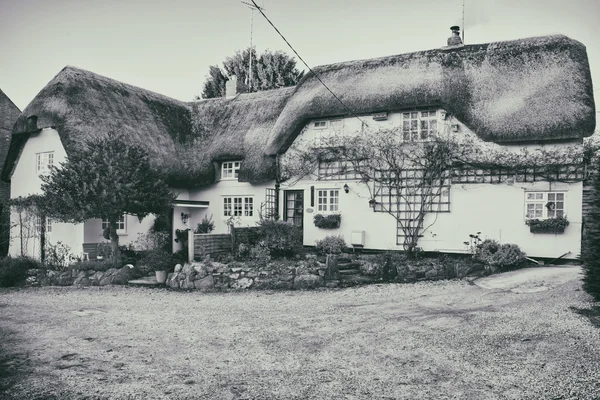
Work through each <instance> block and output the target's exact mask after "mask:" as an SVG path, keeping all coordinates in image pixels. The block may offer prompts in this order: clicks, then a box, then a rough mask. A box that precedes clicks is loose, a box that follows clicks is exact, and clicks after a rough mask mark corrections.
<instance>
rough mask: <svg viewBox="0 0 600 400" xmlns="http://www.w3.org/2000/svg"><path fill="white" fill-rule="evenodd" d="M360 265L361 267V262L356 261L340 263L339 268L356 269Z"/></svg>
mask: <svg viewBox="0 0 600 400" xmlns="http://www.w3.org/2000/svg"><path fill="white" fill-rule="evenodd" d="M359 267H360V264H359V263H356V262H349V263H338V269H356V268H359Z"/></svg>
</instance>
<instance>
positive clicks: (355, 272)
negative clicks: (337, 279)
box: [339, 268, 360, 275]
mask: <svg viewBox="0 0 600 400" xmlns="http://www.w3.org/2000/svg"><path fill="white" fill-rule="evenodd" d="M339 271H340V275H360V270H359V269H356V268H353V269H340V270H339Z"/></svg>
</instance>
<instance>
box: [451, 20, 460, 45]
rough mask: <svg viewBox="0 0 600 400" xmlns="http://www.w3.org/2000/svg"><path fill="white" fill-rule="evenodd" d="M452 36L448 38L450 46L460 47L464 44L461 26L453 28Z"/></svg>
mask: <svg viewBox="0 0 600 400" xmlns="http://www.w3.org/2000/svg"><path fill="white" fill-rule="evenodd" d="M450 30H451V31H452V36H450V37H449V38H448V46H460V45H462V44H463V42H462V40H461V39H460V26H456V25H455V26H451V27H450Z"/></svg>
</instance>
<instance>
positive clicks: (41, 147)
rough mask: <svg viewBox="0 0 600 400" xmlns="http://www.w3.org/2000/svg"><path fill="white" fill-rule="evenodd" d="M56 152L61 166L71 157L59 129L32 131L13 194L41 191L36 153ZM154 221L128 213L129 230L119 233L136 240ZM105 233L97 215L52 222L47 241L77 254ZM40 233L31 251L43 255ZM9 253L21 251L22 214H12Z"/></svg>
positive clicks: (29, 247) (128, 240) (121, 238)
mask: <svg viewBox="0 0 600 400" xmlns="http://www.w3.org/2000/svg"><path fill="white" fill-rule="evenodd" d="M50 151H52V152H54V165H55V166H59V164H60V163H62V162H65V161H66V158H67V154H66V151H65V149H64V147H63V145H62V142H61V140H60V137H59V135H58V132H57V131H56V130H54V129H52V128H46V129H42V131H41V132H40V133H38V134H34V135H31V137H30V138H29V139H28V140H27V142H26V143H25V146H24V147H23V151H22V153H21V156H20V157H19V159H18V161H17V164H16V166H15V169H14V172H13V175H12V178H11V198H16V197H19V196H23V197H26V196H28V195H31V194H41V193H42V190H41V184H42V181H41V179H40V178H39V176H38V173H37V171H36V169H37V167H36V153H41V152H50ZM153 222H154V216H147V217H146V218H144V219H143V220H142V222H141V223H140V221H139V220H138V218H137V217H134V216H131V215H128V216H127V229H126V232H124V233H122V234H120V235H119V243H120V244H121V245H127V244H129V243H131V242H133V241H135V240H136V239H137V237H138V233H145V232H148V230H149V229H150V227H151V226H152V224H153ZM104 241H105V240H104V238H103V237H102V229H101V220H100V219H93V220H89V221H86V222H85V223H81V224H70V223H58V222H54V223H53V225H52V232H49V233H47V242H48V243H49V244H56V243H58V242H61V243H64V244H66V245H67V246H69V248H70V249H71V253H72V254H73V255H75V256H81V255H82V253H83V243H99V242H104ZM39 246H40V245H39V237H31V238H30V239H29V240H27V243H26V248H27V252H26V254H27V255H30V256H32V257H36V258H37V257H39V254H40V252H39ZM9 254H11V255H14V256H17V255H21V235H20V229H19V226H18V215H17V214H16V213H15V212H14V211H13V212H12V214H11V243H10V248H9Z"/></svg>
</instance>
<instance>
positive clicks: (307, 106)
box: [2, 35, 596, 187]
mask: <svg viewBox="0 0 600 400" xmlns="http://www.w3.org/2000/svg"><path fill="white" fill-rule="evenodd" d="M314 71H315V73H316V74H317V75H318V76H319V77H320V79H321V80H322V81H323V82H325V84H327V86H328V87H329V88H330V89H331V90H332V91H333V92H334V93H335V94H336V95H337V96H338V97H339V98H340V99H341V100H342V102H343V103H344V105H342V104H340V102H338V101H337V100H336V99H335V98H334V97H333V96H332V95H331V93H329V91H328V90H327V89H326V88H325V87H324V86H323V85H322V84H321V83H320V82H319V80H318V79H317V77H316V76H315V74H313V73H309V74H307V75H305V77H304V78H303V79H302V80H301V81H300V82H299V83H298V85H296V86H295V87H293V88H284V89H276V90H271V91H266V92H259V93H252V94H240V95H238V96H236V97H234V98H230V99H226V98H219V99H210V100H203V101H199V102H192V103H183V102H180V101H177V100H174V99H170V98H168V97H165V96H161V95H159V94H156V93H153V92H150V91H147V90H144V89H140V88H136V87H134V86H131V85H126V84H124V83H121V82H118V81H114V80H112V79H109V78H105V77H102V76H99V75H96V74H93V73H91V72H88V71H83V70H79V69H76V68H72V67H67V68H65V69H64V70H63V71H61V72H60V73H59V74H58V75H57V76H56V77H55V78H54V79H53V80H52V81H51V82H50V83H49V84H48V85H47V86H46V87H45V88H44V89H43V90H42V91H41V92H40V93H39V94H38V96H37V97H36V98H35V99H34V100H33V101H32V103H31V104H30V105H29V106H28V107H27V108H26V109H25V110H24V112H23V113H22V114H21V116H20V117H19V119H18V120H17V124H16V125H15V129H14V131H13V138H12V141H11V150H10V154H9V156H8V158H7V163H6V164H7V165H6V167H5V168H4V171H3V174H2V178H3V179H10V174H11V171H12V168H13V167H14V162H15V161H16V159H17V156H18V152H19V151H20V149H22V146H23V144H24V140H25V139H26V136H27V132H31V131H32V130H35V129H39V128H43V127H48V126H53V127H55V128H56V129H57V130H58V132H59V134H60V137H61V140H62V142H63V145H64V146H65V149H66V150H67V152H69V151H70V149H71V148H75V147H76V146H78V145H81V144H82V143H84V142H85V140H86V139H87V138H89V137H91V136H94V135H99V134H104V133H106V132H109V131H115V132H121V133H123V134H125V135H126V136H127V137H129V138H130V139H131V140H132V141H136V142H138V143H142V144H143V145H145V146H146V148H147V149H148V150H149V151H150V153H151V154H152V155H153V159H154V160H155V164H156V165H157V166H159V167H161V168H163V169H164V170H165V171H166V172H167V174H168V176H169V182H170V183H171V184H172V185H173V186H176V187H198V186H204V185H208V184H211V183H213V182H215V180H216V175H217V173H218V164H217V163H218V162H219V161H222V160H234V159H242V160H244V162H243V163H242V169H241V171H240V180H242V181H247V182H251V183H258V182H264V181H267V180H270V179H273V178H274V177H275V155H276V154H279V153H282V152H285V150H286V149H287V147H288V146H289V145H290V144H291V143H292V142H293V141H294V139H295V138H296V137H297V135H298V134H299V132H300V131H301V129H302V127H303V126H304V125H305V124H306V122H307V121H309V120H310V119H313V118H324V117H333V116H350V115H363V116H366V115H368V114H369V113H372V112H378V111H400V110H408V109H414V108H420V107H427V106H439V107H442V108H444V109H446V110H447V111H448V112H450V113H452V114H453V115H454V116H456V118H458V120H460V121H461V122H462V123H463V124H465V125H466V126H467V127H468V128H469V129H470V130H472V131H473V132H475V133H476V134H477V135H479V137H481V138H482V139H483V140H486V141H494V142H498V143H509V142H537V141H554V140H566V139H579V138H583V137H586V136H589V135H591V134H592V133H593V131H594V128H595V124H596V121H595V115H596V114H595V106H594V98H593V89H592V82H591V75H590V69H589V64H588V59H587V53H586V49H585V46H583V45H582V44H581V43H579V42H577V41H575V40H572V39H569V38H568V37H566V36H563V35H552V36H543V37H535V38H527V39H521V40H515V41H506V42H498V43H489V44H480V45H465V46H459V47H451V48H439V49H434V50H428V51H421V52H415V53H409V54H401V55H395V56H389V57H382V58H376V59H369V60H359V61H351V62H344V63H338V64H332V65H326V66H321V67H317V68H315V69H314ZM34 116H35V117H37V121H35V120H32V119H30V117H34ZM366 120H367V121H369V119H366ZM34 122H35V123H34ZM15 154H16V155H15Z"/></svg>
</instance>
